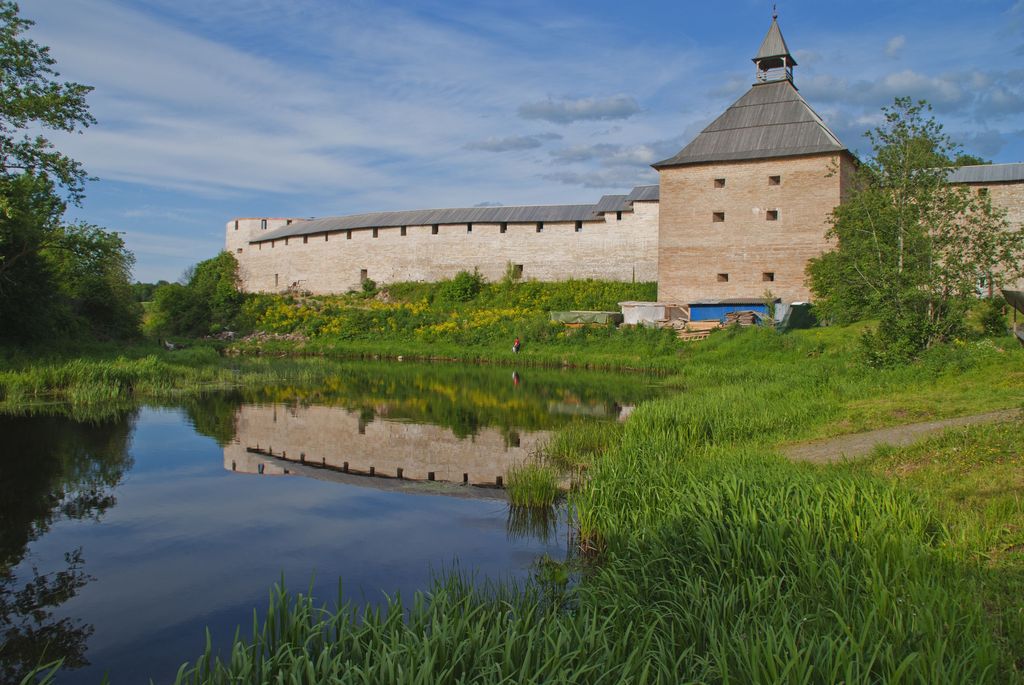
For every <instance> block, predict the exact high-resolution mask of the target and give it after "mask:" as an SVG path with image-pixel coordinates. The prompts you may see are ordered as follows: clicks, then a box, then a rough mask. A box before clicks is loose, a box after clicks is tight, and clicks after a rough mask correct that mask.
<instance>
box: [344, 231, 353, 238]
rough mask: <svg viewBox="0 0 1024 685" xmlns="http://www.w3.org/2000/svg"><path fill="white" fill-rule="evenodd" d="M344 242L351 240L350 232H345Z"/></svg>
mask: <svg viewBox="0 0 1024 685" xmlns="http://www.w3.org/2000/svg"><path fill="white" fill-rule="evenodd" d="M345 240H352V231H350V230H349V231H345Z"/></svg>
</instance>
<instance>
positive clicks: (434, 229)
mask: <svg viewBox="0 0 1024 685" xmlns="http://www.w3.org/2000/svg"><path fill="white" fill-rule="evenodd" d="M438 230H439V226H438V225H437V224H434V225H433V226H431V227H430V235H437V231H438Z"/></svg>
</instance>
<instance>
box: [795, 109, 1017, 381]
mask: <svg viewBox="0 0 1024 685" xmlns="http://www.w3.org/2000/svg"><path fill="white" fill-rule="evenodd" d="M882 111H883V114H884V117H885V121H884V123H883V124H882V125H880V126H879V127H877V128H875V129H874V130H873V131H870V132H869V133H868V134H867V136H868V139H869V140H870V142H871V147H872V151H873V155H872V156H871V157H870V158H869V159H866V160H864V161H863V162H862V164H861V165H860V167H859V169H858V173H857V176H856V179H855V183H854V187H853V189H852V192H851V195H850V196H849V197H848V198H847V200H846V201H845V202H844V203H843V204H842V205H840V206H838V207H836V209H835V210H834V212H833V215H832V226H831V228H830V229H829V237H830V238H831V239H833V240H834V241H835V242H836V247H835V249H834V250H833V251H831V252H828V253H826V254H824V255H822V256H821V257H820V258H818V259H815V260H812V261H811V263H810V265H809V266H808V275H809V280H810V285H811V289H812V291H813V292H814V294H815V296H816V298H817V302H818V307H819V310H820V311H821V312H822V313H823V314H824V315H826V316H827V317H829V318H831V319H833V320H835V321H838V322H847V321H853V320H857V319H862V318H869V317H870V318H879V319H880V325H879V327H878V329H877V330H875V331H871V332H869V333H868V334H867V335H866V336H865V339H864V343H865V351H866V353H867V356H868V360H869V361H870V362H871V363H874V364H887V363H896V362H900V361H905V360H907V359H910V358H913V357H914V356H916V355H917V354H918V353H919V352H920V351H921V350H923V349H924V348H926V347H928V346H930V345H932V344H934V343H936V342H941V341H946V340H949V339H950V338H952V337H954V336H956V335H958V334H959V333H960V332H961V331H962V328H963V324H964V312H965V310H966V308H967V307H969V305H970V303H971V301H972V300H973V299H975V298H976V297H977V296H978V294H979V286H980V285H981V284H986V285H987V284H995V285H999V284H1000V283H1002V282H1005V281H1007V280H1013V279H1016V278H1018V277H1019V276H1020V275H1021V260H1022V257H1024V234H1022V233H1020V232H1019V231H1013V230H1009V229H1010V227H1009V226H1008V225H1007V222H1006V218H1005V213H1004V212H1003V211H1001V210H999V209H997V208H995V207H993V206H992V203H991V201H990V199H989V197H988V196H987V195H986V194H981V193H978V192H975V191H974V190H972V189H971V188H969V187H966V186H960V185H952V184H950V183H949V180H948V179H949V173H950V169H951V168H952V167H953V160H955V159H958V155H959V154H960V150H959V148H958V146H956V145H955V144H954V143H953V142H952V141H951V140H950V138H949V137H948V136H947V135H946V134H945V133H943V130H942V126H941V125H940V124H939V123H937V122H936V121H935V119H934V118H933V117H932V116H931V115H930V111H931V108H930V107H929V106H928V104H927V103H925V102H916V103H915V102H912V101H911V100H910V99H909V98H897V99H896V101H895V102H894V104H893V105H892V106H890V107H885V108H883V110H882Z"/></svg>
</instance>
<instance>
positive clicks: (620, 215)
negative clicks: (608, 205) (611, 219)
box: [615, 212, 622, 221]
mask: <svg viewBox="0 0 1024 685" xmlns="http://www.w3.org/2000/svg"><path fill="white" fill-rule="evenodd" d="M615 220H616V221H622V212H615Z"/></svg>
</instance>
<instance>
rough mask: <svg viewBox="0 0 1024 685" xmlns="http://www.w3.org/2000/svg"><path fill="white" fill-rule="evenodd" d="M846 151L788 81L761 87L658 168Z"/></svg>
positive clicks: (756, 85)
mask: <svg viewBox="0 0 1024 685" xmlns="http://www.w3.org/2000/svg"><path fill="white" fill-rule="evenodd" d="M845 149H846V146H845V145H843V144H842V143H841V142H840V140H839V138H838V137H837V136H836V134H835V133H833V132H832V131H831V130H830V129H829V128H828V126H826V125H825V122H824V121H822V119H821V117H820V116H818V114H817V113H816V112H815V111H814V110H813V109H811V107H810V105H808V104H807V102H806V101H805V100H804V99H803V98H802V97H801V96H800V93H798V92H797V90H796V88H795V87H793V84H792V83H791V82H790V81H788V80H783V81H774V82H771V83H758V84H755V85H754V86H752V87H751V88H750V90H749V91H747V93H746V94H745V95H744V96H743V97H741V98H740V99H739V100H737V101H736V102H734V103H733V104H732V105H731V106H730V107H729V109H727V110H726V111H725V112H724V113H723V114H722V115H721V116H720V117H718V118H717V119H715V120H714V121H713V122H711V124H710V125H709V126H708V127H707V128H705V129H704V130H703V131H701V133H700V134H699V135H698V136H697V137H696V138H694V139H693V140H692V141H691V142H690V144H689V145H687V146H686V147H684V148H683V149H682V150H681V151H680V152H679V154H677V155H676V156H675V157H671V158H669V159H666V160H664V161H662V162H658V163H657V164H654V165H653V166H654V168H655V169H660V168H663V167H671V166H679V165H682V164H696V163H701V162H725V161H736V160H745V159H764V158H768V157H790V156H794V155H809V154H818V153H823V152H840V151H843V150H845Z"/></svg>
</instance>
